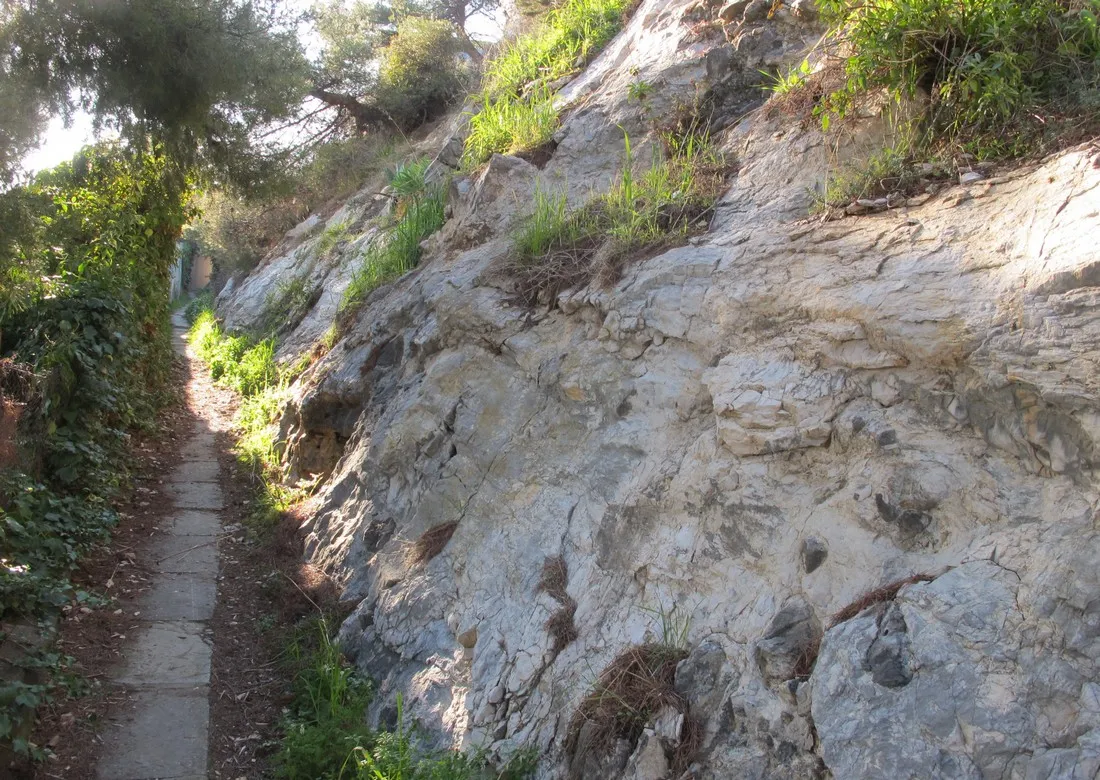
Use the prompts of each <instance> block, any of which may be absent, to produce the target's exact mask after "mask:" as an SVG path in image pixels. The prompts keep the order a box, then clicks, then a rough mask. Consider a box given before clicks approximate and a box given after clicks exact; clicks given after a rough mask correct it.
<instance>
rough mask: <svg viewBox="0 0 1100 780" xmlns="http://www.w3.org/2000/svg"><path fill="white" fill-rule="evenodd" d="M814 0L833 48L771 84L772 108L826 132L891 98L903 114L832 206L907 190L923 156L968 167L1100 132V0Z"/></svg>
mask: <svg viewBox="0 0 1100 780" xmlns="http://www.w3.org/2000/svg"><path fill="white" fill-rule="evenodd" d="M818 4H819V6H820V7H821V9H822V11H823V13H824V15H825V18H826V19H827V20H828V21H829V22H830V23H831V24H832V26H833V33H832V35H831V36H830V37H829V40H830V41H831V43H829V44H828V45H827V46H826V47H825V50H824V51H823V52H822V54H823V57H822V58H821V64H820V66H819V67H817V68H811V67H809V66H808V65H806V64H805V63H804V64H803V65H801V66H799V68H797V69H795V70H794V71H792V72H791V73H789V74H787V75H785V76H779V77H776V79H775V83H774V84H773V86H772V89H773V91H774V92H776V93H777V98H776V99H775V100H774V101H773V106H775V107H778V108H780V109H782V110H784V111H785V112H787V113H795V114H801V115H803V116H804V117H806V116H809V115H812V116H814V117H817V118H818V119H819V120H820V122H821V125H822V128H823V129H824V130H826V131H827V130H828V129H829V128H830V126H831V125H832V124H833V123H834V122H838V121H841V120H844V119H846V118H848V117H851V116H853V115H857V114H861V113H864V112H865V109H867V108H876V109H877V108H878V107H881V106H882V105H883V104H884V103H887V104H889V103H893V104H897V105H898V106H904V107H905V108H904V110H903V111H901V112H900V113H901V114H902V115H904V116H905V117H906V118H905V119H903V120H902V121H901V122H900V123H899V129H900V130H901V132H900V133H899V138H898V139H897V141H896V142H894V143H893V144H892V145H891V147H890V148H889V149H887V150H885V151H884V153H883V154H880V155H876V156H875V157H874V158H872V159H871V160H870V161H869V163H868V164H867V166H866V167H867V170H866V171H863V172H860V171H853V172H849V173H848V174H845V175H844V176H843V177H841V178H840V180H839V181H837V182H835V183H834V184H833V185H831V187H830V190H831V191H830V192H827V193H826V196H825V198H824V204H823V205H825V206H829V207H835V206H843V205H846V204H847V203H851V202H852V201H855V200H858V199H863V198H875V197H878V196H883V195H889V194H891V193H894V192H897V193H901V194H905V193H906V192H907V191H908V192H910V194H911V191H912V189H913V185H914V184H915V183H917V182H919V181H920V180H921V179H922V174H924V173H926V171H922V170H921V169H922V168H924V167H925V166H923V165H922V163H925V162H928V161H933V162H937V161H938V162H939V164H940V165H941V167H945V168H947V169H948V170H949V171H950V169H951V168H952V167H954V168H956V169H963V170H965V168H966V167H969V165H970V163H971V162H973V161H977V162H988V161H996V160H1008V159H1013V158H1021V157H1029V156H1034V155H1039V154H1043V153H1047V152H1049V151H1052V150H1054V149H1056V148H1059V147H1063V146H1066V145H1069V144H1073V143H1076V142H1078V141H1080V140H1082V139H1084V138H1086V137H1090V136H1092V135H1095V134H1096V132H1097V131H1098V129H1100V113H1098V109H1100V21H1098V20H1100V0H1026V1H1024V0H968V1H967V2H958V1H957V0H906V1H905V2H902V1H901V0H887V1H886V2H876V3H852V2H850V1H849V0H820V1H819V3H818ZM959 160H963V161H965V162H964V163H962V164H960V163H958V162H957V161H959ZM945 161H954V164H953V165H952V163H951V162H946V163H945ZM925 178H926V177H925Z"/></svg>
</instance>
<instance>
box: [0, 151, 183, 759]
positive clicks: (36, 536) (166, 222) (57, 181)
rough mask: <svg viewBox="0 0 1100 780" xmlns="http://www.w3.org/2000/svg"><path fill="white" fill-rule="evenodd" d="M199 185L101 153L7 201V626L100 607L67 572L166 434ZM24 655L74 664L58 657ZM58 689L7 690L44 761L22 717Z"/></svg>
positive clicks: (34, 660)
mask: <svg viewBox="0 0 1100 780" xmlns="http://www.w3.org/2000/svg"><path fill="white" fill-rule="evenodd" d="M188 186H189V185H188V182H187V178H186V176H184V175H183V173H182V171H181V170H180V169H179V168H178V167H177V166H176V165H174V164H173V163H172V162H171V161H170V160H168V159H167V158H166V157H164V156H163V155H161V154H160V153H159V152H157V151H154V150H150V151H146V152H144V153H135V152H132V151H123V150H120V149H118V148H116V147H113V146H110V145H101V146H98V147H90V148H87V149H85V150H84V151H83V152H82V153H81V155H80V156H79V157H78V158H77V159H76V160H74V161H73V162H72V163H69V164H65V165H61V166H58V167H57V168H55V169H53V170H52V171H47V172H44V173H42V174H40V175H39V176H38V177H37V178H36V179H35V180H34V181H33V182H31V183H30V184H28V185H26V186H24V187H17V188H14V189H10V190H7V191H5V192H3V193H0V214H5V215H14V216H13V218H12V220H11V221H9V222H6V223H5V224H2V225H0V274H2V278H4V279H5V284H7V283H10V282H12V281H14V282H15V287H14V289H15V290H17V296H18V300H15V299H14V298H13V299H11V300H5V295H4V293H6V292H7V290H3V291H0V383H2V385H3V388H2V389H3V395H4V396H5V399H4V401H5V402H4V404H3V407H2V410H0V418H4V417H6V416H8V415H9V414H11V411H12V410H13V409H15V410H16V411H17V414H16V421H17V428H16V430H15V432H14V434H13V432H12V430H11V426H10V425H8V427H6V428H5V430H4V432H3V433H0V437H13V436H14V438H15V439H16V441H15V443H14V445H15V449H16V450H17V457H16V458H15V460H14V462H13V465H14V466H15V468H11V469H9V470H7V471H6V472H4V473H2V474H0V620H3V621H4V622H5V623H8V622H13V623H15V622H20V621H24V622H33V621H35V620H38V619H41V618H48V617H50V616H51V614H52V613H53V612H54V611H55V610H56V609H57V608H58V607H59V606H60V605H62V604H64V603H68V602H71V601H73V600H78V601H79V600H81V599H83V600H84V602H87V601H88V599H91V598H94V597H92V596H90V595H89V594H86V593H82V592H80V591H74V588H73V587H72V584H71V583H70V580H69V577H70V575H71V572H72V570H73V568H74V567H75V566H76V564H77V562H78V561H79V559H80V557H81V556H82V555H83V554H84V553H86V552H87V551H88V550H89V549H90V548H92V547H93V546H95V545H96V544H98V543H100V542H101V541H102V540H104V539H106V538H107V535H108V533H109V529H110V528H111V527H112V526H113V525H114V523H115V522H116V520H117V515H116V514H115V512H114V511H113V510H112V509H111V506H110V500H111V499H112V498H113V497H114V496H115V495H116V494H117V492H118V490H119V488H120V487H122V486H123V485H124V483H125V480H126V471H127V462H128V456H129V453H128V451H127V445H128V440H129V433H130V431H132V430H134V429H139V428H149V427H152V426H153V425H154V420H155V415H156V412H157V410H158V409H159V407H160V406H161V404H162V403H163V402H164V401H165V400H166V398H167V395H168V394H167V387H166V385H167V382H166V379H167V375H168V369H169V366H170V364H171V348H170V342H169V338H170V329H169V327H168V275H169V267H170V266H171V264H172V263H173V262H174V260H175V242H176V239H177V237H178V236H179V234H180V230H181V228H182V226H183V224H184V222H185V221H186V220H187V218H188V216H189V210H188V208H187V207H186V205H185V204H186V201H187V197H188V191H187V190H188ZM0 286H3V285H0ZM13 385H14V388H15V392H14V393H13V392H12V391H13ZM5 423H6V421H5ZM11 446H12V442H7V441H0V449H10V448H11ZM8 462H11V461H10V460H9V461H8ZM43 624H44V621H43ZM11 660H12V661H13V662H14V663H16V664H23V665H27V664H31V665H34V666H37V667H46V668H47V669H52V670H53V671H55V672H56V671H57V670H58V665H59V664H61V663H62V662H63V659H62V658H61V656H59V655H58V654H57V653H54V652H52V651H50V650H48V649H47V651H46V652H45V653H43V654H41V655H38V656H33V657H28V658H15V659H11ZM48 696H49V686H47V685H39V684H35V685H29V684H25V683H22V682H19V681H16V682H11V681H6V682H4V683H3V684H2V685H0V742H7V741H11V744H12V745H13V747H14V748H15V749H16V751H17V752H19V753H24V754H27V753H31V754H37V753H36V749H35V748H34V746H32V745H30V744H29V743H28V742H27V741H26V739H25V738H24V737H21V736H20V734H21V731H20V729H22V728H25V725H20V724H21V723H22V724H25V722H26V718H27V716H29V715H30V714H32V713H33V711H34V709H35V707H36V706H37V705H38V704H39V703H40V702H41V701H43V700H44V699H45V698H46V697H48Z"/></svg>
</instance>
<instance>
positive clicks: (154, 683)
mask: <svg viewBox="0 0 1100 780" xmlns="http://www.w3.org/2000/svg"><path fill="white" fill-rule="evenodd" d="M173 323H174V324H176V325H177V327H183V323H182V321H181V318H180V317H179V316H178V315H176V316H174V317H173ZM180 335H181V334H180V332H179V331H178V330H177V333H176V339H175V343H174V345H173V346H174V347H175V349H176V351H177V352H178V353H180V354H184V353H185V352H186V347H185V343H184V341H183V339H182V338H181V337H180ZM187 360H188V362H189V363H190V358H189V357H188V358H187ZM189 370H192V371H193V370H195V368H194V367H193V366H190V365H189ZM216 443H217V442H216V439H215V436H214V433H213V432H212V431H211V430H210V427H209V426H208V425H207V424H206V423H205V422H203V421H201V420H199V421H197V422H196V423H195V425H194V427H193V429H192V430H191V433H190V436H189V437H188V440H187V442H186V443H185V444H184V445H183V447H182V448H181V452H180V454H181V457H182V463H181V465H180V466H179V467H178V468H177V469H176V470H175V471H173V472H172V473H171V474H170V475H168V480H167V485H166V492H167V493H168V494H169V495H170V496H171V497H172V499H173V502H174V503H175V505H176V511H175V512H173V514H172V515H171V517H169V518H167V521H166V522H165V523H164V525H165V526H166V528H165V530H166V531H167V532H168V533H167V535H166V536H164V537H161V538H159V539H158V540H157V541H156V542H155V549H154V552H153V557H154V560H155V561H156V564H155V567H154V568H155V570H156V574H155V576H154V578H153V582H152V586H151V588H150V590H149V591H148V592H146V593H145V594H144V595H143V596H142V598H141V602H140V604H141V609H140V613H141V618H142V620H143V621H145V622H143V623H142V624H141V626H140V627H139V628H138V629H137V630H136V636H135V637H134V644H133V645H132V646H131V647H129V648H128V649H127V653H126V657H125V660H124V661H123V662H122V663H121V665H120V668H119V669H118V670H116V673H115V674H114V675H113V676H112V681H113V682H114V683H116V684H120V685H122V686H126V687H128V688H129V689H130V692H131V695H132V697H133V699H132V706H131V707H130V708H129V709H128V710H127V711H126V712H125V713H123V714H122V715H121V716H118V717H113V718H112V719H111V721H110V722H109V723H108V725H107V728H106V729H105V731H104V738H103V751H102V753H101V756H100V760H99V764H98V766H97V768H96V770H97V776H98V778H99V780H204V779H205V778H206V777H207V751H208V740H209V729H210V706H209V702H208V701H207V697H208V695H209V683H210V657H211V654H212V647H211V645H210V643H209V641H208V639H207V635H206V634H207V624H206V622H205V621H207V620H209V619H210V618H211V617H213V614H214V607H215V604H216V602H217V577H218V550H217V541H218V534H219V533H220V532H221V521H220V518H219V516H218V514H217V511H216V510H219V509H221V508H223V506H224V504H225V497H224V496H223V495H222V491H221V487H220V486H219V485H218V482H217V479H218V459H217V450H216V449H215V447H216Z"/></svg>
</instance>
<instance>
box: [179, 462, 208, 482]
mask: <svg viewBox="0 0 1100 780" xmlns="http://www.w3.org/2000/svg"><path fill="white" fill-rule="evenodd" d="M218 471H219V469H218V462H217V461H216V460H188V461H184V462H183V463H181V464H180V465H179V466H177V467H176V470H175V471H173V472H172V475H171V476H170V477H169V478H168V481H169V482H217V481H218Z"/></svg>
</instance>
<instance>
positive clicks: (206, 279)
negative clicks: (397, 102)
mask: <svg viewBox="0 0 1100 780" xmlns="http://www.w3.org/2000/svg"><path fill="white" fill-rule="evenodd" d="M213 273H214V262H213V260H211V259H210V256H209V255H197V256H196V257H195V259H194V261H193V262H192V263H191V283H190V285H188V288H187V289H189V290H191V291H192V292H194V291H195V290H202V289H205V288H206V286H207V285H208V284H210V277H211V275H212V274H213Z"/></svg>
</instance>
